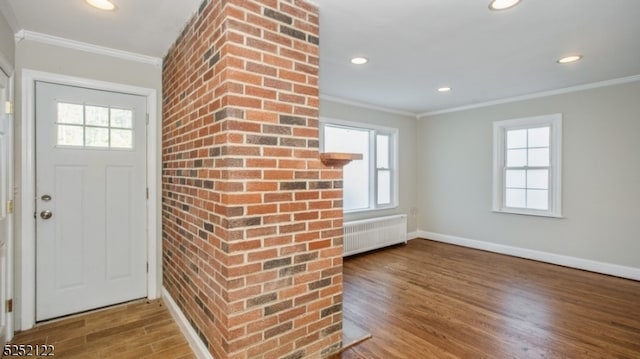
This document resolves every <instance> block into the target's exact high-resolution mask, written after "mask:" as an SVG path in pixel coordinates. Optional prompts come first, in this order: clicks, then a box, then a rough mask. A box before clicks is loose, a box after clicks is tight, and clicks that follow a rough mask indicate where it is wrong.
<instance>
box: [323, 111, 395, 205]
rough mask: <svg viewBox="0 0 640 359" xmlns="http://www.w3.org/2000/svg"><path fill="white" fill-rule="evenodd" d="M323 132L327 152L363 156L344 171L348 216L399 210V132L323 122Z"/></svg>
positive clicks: (391, 129)
mask: <svg viewBox="0 0 640 359" xmlns="http://www.w3.org/2000/svg"><path fill="white" fill-rule="evenodd" d="M320 131H321V142H322V144H321V146H322V151H323V152H347V153H359V154H362V160H358V161H353V162H351V163H349V164H348V165H347V166H345V168H344V191H343V193H344V203H343V206H344V211H345V212H356V211H366V210H375V209H383V208H390V207H396V206H397V201H398V195H397V193H398V179H397V158H396V156H397V145H398V143H397V142H398V130H397V129H394V128H388V127H380V126H373V125H368V124H361V123H353V122H344V121H337V120H324V119H322V122H321V124H320Z"/></svg>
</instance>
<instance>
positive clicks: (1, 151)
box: [0, 69, 13, 344]
mask: <svg viewBox="0 0 640 359" xmlns="http://www.w3.org/2000/svg"><path fill="white" fill-rule="evenodd" d="M8 100H9V78H8V77H7V75H6V74H5V73H4V72H3V71H2V69H0V107H2V108H0V342H1V343H2V344H4V343H5V342H6V341H7V340H8V339H10V338H11V335H12V333H9V332H8V329H9V327H8V324H9V323H8V317H9V316H8V315H7V312H6V310H5V309H6V308H5V303H6V301H7V299H8V296H7V294H8V293H9V289H10V288H9V277H8V271H9V266H8V263H9V254H10V253H9V241H10V238H11V236H12V223H11V221H12V215H11V212H12V209H11V208H9V207H11V206H12V204H13V202H12V201H13V189H12V187H13V185H12V183H13V181H12V177H13V150H12V149H13V141H12V140H13V126H12V119H11V114H10V113H9V112H10V111H11V110H10V109H9V106H10V105H9V104H8V103H7V101H8Z"/></svg>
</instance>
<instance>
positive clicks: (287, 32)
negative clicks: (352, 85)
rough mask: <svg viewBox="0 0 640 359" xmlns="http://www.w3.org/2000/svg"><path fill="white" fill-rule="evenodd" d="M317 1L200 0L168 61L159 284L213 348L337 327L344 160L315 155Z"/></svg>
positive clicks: (329, 337) (298, 348)
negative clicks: (329, 161)
mask: <svg viewBox="0 0 640 359" xmlns="http://www.w3.org/2000/svg"><path fill="white" fill-rule="evenodd" d="M318 42H319V39H318V9H317V8H316V7H315V6H312V5H310V4H308V3H306V2H305V1H301V0H208V1H205V2H204V3H203V4H202V6H201V7H200V9H199V11H198V13H197V14H195V15H194V17H193V18H192V19H191V21H190V22H189V23H188V24H187V26H186V27H185V29H184V31H183V32H182V34H181V35H180V36H179V38H178V40H177V41H176V43H175V44H174V45H173V47H172V48H171V50H170V51H169V53H168V54H167V56H166V58H165V61H164V69H163V176H162V180H163V187H162V190H163V266H164V286H165V287H166V288H167V290H168V291H169V293H170V294H171V296H172V297H173V298H174V299H175V300H176V302H177V303H178V305H179V306H180V308H181V310H182V311H183V312H184V314H185V315H186V317H187V318H188V319H189V321H190V323H191V325H192V326H193V328H194V329H195V330H196V331H197V333H198V334H199V335H200V338H201V339H202V341H203V342H204V343H205V344H206V345H207V347H208V348H209V350H210V352H211V353H212V354H213V355H214V356H215V357H216V358H307V357H310V358H314V357H315V358H317V357H325V356H327V355H328V354H329V353H331V352H334V351H335V350H336V349H338V348H339V346H340V344H341V332H342V171H341V169H339V168H329V167H326V166H324V165H323V164H322V163H321V161H320V159H319V153H318Z"/></svg>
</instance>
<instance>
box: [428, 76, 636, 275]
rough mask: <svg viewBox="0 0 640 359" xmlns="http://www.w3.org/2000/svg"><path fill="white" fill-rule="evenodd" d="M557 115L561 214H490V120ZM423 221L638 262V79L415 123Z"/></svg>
mask: <svg viewBox="0 0 640 359" xmlns="http://www.w3.org/2000/svg"><path fill="white" fill-rule="evenodd" d="M551 113H562V114H563V168H562V171H563V186H562V191H563V193H562V197H563V198H562V206H563V216H564V217H565V218H562V219H553V218H542V217H533V216H522V215H513V214H502V213H493V212H492V211H491V203H492V202H491V198H492V197H491V196H492V123H493V121H496V120H506V119H512V118H521V117H529V116H535V115H543V114H551ZM418 138H419V139H420V141H419V142H418V147H417V151H418V168H419V171H418V190H419V191H418V193H419V203H420V204H419V207H420V217H419V228H420V229H421V230H424V231H428V232H433V233H438V234H445V235H451V236H457V237H462V238H466V239H473V240H479V241H486V242H492V243H496V244H503V245H508V246H515V247H520V248H526V249H532V250H538V251H544V252H549V253H554V254H559V255H566V256H571V257H577V258H581V259H588V260H594V261H598V262H604V263H611V264H618V265H623V266H630V267H636V268H640V256H639V255H638V254H639V253H640V82H632V83H627V84H621V85H615V86H609V87H601V88H596V89H590V90H584V91H579V92H573V93H568V94H562V95H556V96H550V97H545V98H538V99H532V100H527V101H520V102H515V103H509V104H503V105H496V106H490V107H484V108H479V109H473V110H467V111H460V112H453V113H449V114H441V115H434V116H429V117H426V118H423V119H421V120H419V121H418Z"/></svg>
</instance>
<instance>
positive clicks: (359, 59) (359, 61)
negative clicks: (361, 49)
mask: <svg viewBox="0 0 640 359" xmlns="http://www.w3.org/2000/svg"><path fill="white" fill-rule="evenodd" d="M367 62H369V59H367V58H366V57H354V58H352V59H351V63H352V64H355V65H364V64H366V63H367Z"/></svg>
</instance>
